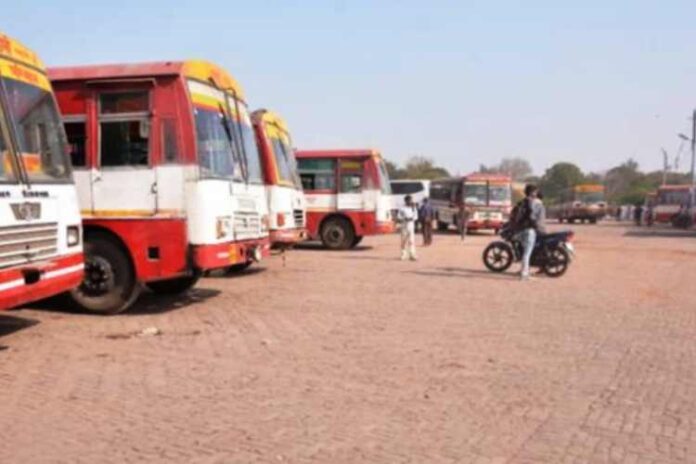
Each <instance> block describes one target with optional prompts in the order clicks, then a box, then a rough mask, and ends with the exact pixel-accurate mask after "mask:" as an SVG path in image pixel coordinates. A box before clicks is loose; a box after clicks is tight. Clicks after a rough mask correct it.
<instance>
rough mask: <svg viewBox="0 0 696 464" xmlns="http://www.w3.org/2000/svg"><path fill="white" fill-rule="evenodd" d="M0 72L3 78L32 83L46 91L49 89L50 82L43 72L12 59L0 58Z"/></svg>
mask: <svg viewBox="0 0 696 464" xmlns="http://www.w3.org/2000/svg"><path fill="white" fill-rule="evenodd" d="M0 74H2V76H3V77H5V78H9V79H13V80H16V81H19V82H24V83H25V84H29V85H33V86H35V87H38V88H40V89H41V90H45V91H47V92H50V91H51V84H50V82H49V80H48V78H47V77H46V75H45V74H42V73H40V72H38V71H35V70H34V69H31V68H28V67H27V66H24V65H22V64H19V63H15V62H13V61H9V60H5V59H3V58H0Z"/></svg>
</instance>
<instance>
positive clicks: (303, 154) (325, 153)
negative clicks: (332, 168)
mask: <svg viewBox="0 0 696 464" xmlns="http://www.w3.org/2000/svg"><path fill="white" fill-rule="evenodd" d="M295 156H296V157H297V158H298V159H302V158H305V159H312V158H368V157H371V156H377V157H380V156H381V155H380V154H379V151H377V150H373V149H370V148H365V149H354V150H298V151H297V152H295Z"/></svg>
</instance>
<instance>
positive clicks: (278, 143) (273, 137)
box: [251, 109, 307, 248]
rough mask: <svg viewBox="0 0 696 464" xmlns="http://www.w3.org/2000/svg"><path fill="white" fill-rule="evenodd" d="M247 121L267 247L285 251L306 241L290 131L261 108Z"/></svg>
mask: <svg viewBox="0 0 696 464" xmlns="http://www.w3.org/2000/svg"><path fill="white" fill-rule="evenodd" d="M251 121H252V123H253V125H254V132H255V133H256V143H257V144H258V147H259V153H260V154H261V166H262V168H263V177H264V181H265V183H266V198H267V199H268V212H269V216H268V217H269V226H268V227H269V231H270V237H271V245H272V246H273V247H278V248H287V247H290V246H292V245H294V244H296V243H299V242H301V241H303V240H305V239H306V238H307V230H306V229H305V221H306V216H307V205H306V203H305V196H304V192H303V191H302V182H300V176H299V174H298V172H297V160H296V159H295V149H294V148H293V147H292V140H291V138H290V131H289V130H288V128H287V126H286V124H285V121H283V119H282V118H281V117H280V116H278V115H277V114H275V113H273V112H271V111H268V110H265V109H260V110H257V111H254V112H253V113H252V115H251Z"/></svg>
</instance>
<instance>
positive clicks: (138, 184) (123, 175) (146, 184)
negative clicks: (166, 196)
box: [92, 168, 156, 214]
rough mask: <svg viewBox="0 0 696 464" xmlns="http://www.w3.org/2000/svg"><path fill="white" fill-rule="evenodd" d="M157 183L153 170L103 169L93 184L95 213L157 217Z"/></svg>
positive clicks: (96, 174) (95, 176) (97, 174)
mask: <svg viewBox="0 0 696 464" xmlns="http://www.w3.org/2000/svg"><path fill="white" fill-rule="evenodd" d="M155 180H156V178H155V170H154V169H150V168H109V169H103V170H101V171H100V172H98V173H95V175H94V177H93V181H92V202H93V204H94V210H96V211H123V210H133V211H139V212H149V213H152V214H155V208H156V204H155V199H156V197H155V193H154V188H155Z"/></svg>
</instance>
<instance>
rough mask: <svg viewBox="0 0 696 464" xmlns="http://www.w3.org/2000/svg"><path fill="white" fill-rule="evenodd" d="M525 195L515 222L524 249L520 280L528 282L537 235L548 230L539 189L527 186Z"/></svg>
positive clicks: (534, 186) (530, 185)
mask: <svg viewBox="0 0 696 464" xmlns="http://www.w3.org/2000/svg"><path fill="white" fill-rule="evenodd" d="M524 195H525V198H524V199H523V200H522V201H521V202H520V205H519V207H518V210H517V218H516V221H515V222H516V223H517V227H518V228H519V230H520V232H519V234H520V238H521V240H522V246H523V247H524V252H523V254H522V271H521V272H520V278H521V279H522V280H528V279H529V262H530V260H531V258H532V252H533V251H534V246H535V245H536V239H537V235H538V233H544V232H545V230H546V229H545V226H544V223H545V222H546V209H545V208H544V203H543V202H542V201H541V199H539V188H538V187H537V186H536V185H532V184H529V185H527V186H526V187H525V188H524Z"/></svg>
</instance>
